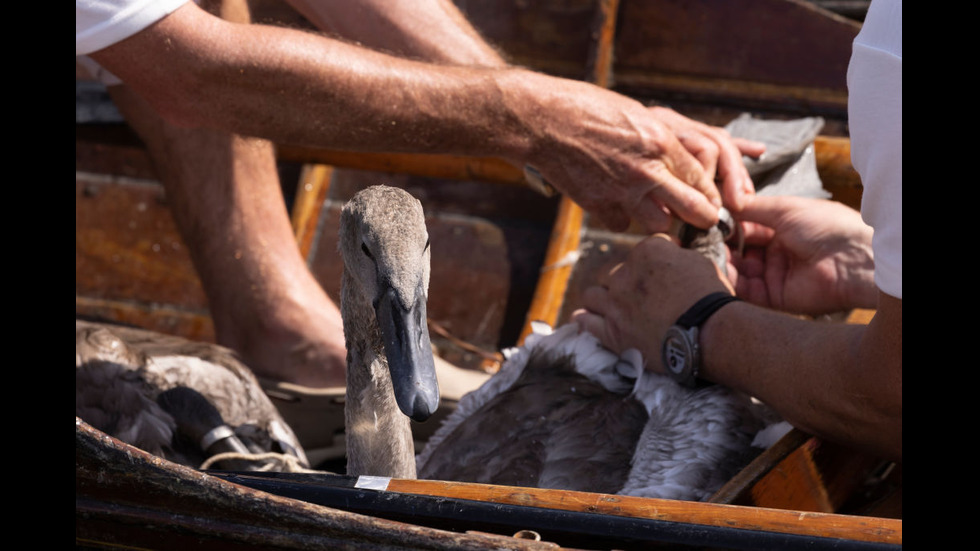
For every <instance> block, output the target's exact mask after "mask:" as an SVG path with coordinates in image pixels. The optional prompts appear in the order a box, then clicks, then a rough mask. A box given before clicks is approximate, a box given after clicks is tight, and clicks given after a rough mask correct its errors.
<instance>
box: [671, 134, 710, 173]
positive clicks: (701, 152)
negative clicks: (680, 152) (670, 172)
mask: <svg viewBox="0 0 980 551" xmlns="http://www.w3.org/2000/svg"><path fill="white" fill-rule="evenodd" d="M677 139H678V140H680V142H681V145H683V146H684V149H687V151H688V152H689V153H691V155H694V158H695V159H697V160H698V162H700V163H701V166H702V168H703V169H704V173H705V178H709V179H712V180H713V179H714V177H715V174H716V173H717V170H718V155H719V153H720V151H719V144H718V143H717V142H715V141H714V140H712V139H711V137H709V136H706V135H704V134H700V133H696V132H685V133H683V134H678V136H677Z"/></svg>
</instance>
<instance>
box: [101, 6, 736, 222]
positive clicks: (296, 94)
mask: <svg viewBox="0 0 980 551" xmlns="http://www.w3.org/2000/svg"><path fill="white" fill-rule="evenodd" d="M243 45H248V47H247V48H245V47H243ZM93 57H94V58H95V59H96V60H97V61H99V62H100V63H102V64H103V65H104V66H105V67H107V68H108V69H109V70H110V71H112V72H113V73H115V74H116V75H118V76H120V77H121V78H122V79H123V80H124V81H125V82H126V83H127V84H128V85H130V86H131V87H132V88H133V89H134V91H136V92H137V93H138V94H140V95H141V96H143V97H144V98H145V99H146V100H147V101H149V102H150V104H151V105H152V106H154V108H155V109H157V110H158V111H159V112H161V114H163V115H164V116H166V117H168V118H170V119H171V120H174V121H175V122H177V123H179V124H183V125H189V126H211V127H216V128H223V129H226V130H231V131H235V132H238V133H241V134H245V135H254V136H260V137H265V138H268V139H271V140H274V141H277V142H280V143H301V144H309V145H314V146H321V147H332V148H346V149H352V150H373V151H405V152H433V151H439V152H443V153H457V154H467V155H493V156H499V157H502V158H505V159H508V160H510V161H512V162H515V163H516V164H518V165H519V166H520V165H524V164H531V165H533V166H535V167H536V168H538V169H539V170H540V171H541V172H542V174H543V175H544V177H545V178H546V179H548V180H549V181H550V182H551V183H552V184H553V185H555V186H556V187H557V188H558V189H560V190H561V191H563V192H565V193H567V194H568V195H569V196H571V198H572V199H574V200H575V201H577V202H578V203H579V204H581V205H582V206H583V208H585V209H586V210H589V211H591V212H592V213H593V214H594V215H596V216H597V217H598V218H599V219H600V220H601V221H602V222H604V223H605V224H607V225H609V226H610V227H613V228H617V229H619V228H623V227H625V225H626V224H627V223H628V221H629V219H630V218H631V217H632V218H635V219H637V220H645V219H649V218H655V217H656V216H657V215H658V214H659V215H660V216H664V211H663V210H662V209H663V208H664V205H665V206H666V207H667V208H669V209H671V210H672V211H673V212H675V213H676V214H677V215H678V216H680V217H682V218H684V219H686V220H689V221H691V222H692V223H695V224H697V225H701V226H707V225H709V224H711V223H713V222H715V221H716V220H717V207H716V205H717V204H718V203H720V199H719V194H718V191H717V189H716V188H715V185H714V182H713V180H712V179H711V178H709V177H708V176H707V174H706V173H705V171H704V169H703V167H702V166H701V165H700V164H699V163H698V161H697V159H695V158H694V157H693V156H692V155H691V154H690V153H689V152H688V151H687V150H685V148H684V146H683V145H681V144H680V142H679V141H678V140H677V138H676V137H675V136H674V134H673V133H672V132H671V131H670V130H669V129H668V128H667V127H666V126H664V125H663V124H661V123H659V122H658V121H657V120H656V119H655V118H653V117H651V115H650V114H649V112H648V110H647V109H646V108H645V107H644V106H643V105H641V104H640V103H638V102H636V101H634V100H632V99H629V98H626V97H624V96H621V95H619V94H615V93H612V92H609V91H606V90H603V89H601V88H598V87H596V86H592V85H589V84H586V83H582V82H577V81H572V80H567V79H558V78H553V77H549V76H546V75H541V74H537V73H533V72H530V71H525V70H522V69H486V68H470V67H461V66H443V65H432V64H425V63H420V62H415V61H410V60H406V59H402V58H397V57H393V56H389V55H385V54H382V53H378V52H374V51H371V50H367V49H365V48H361V47H358V46H354V45H351V44H347V43H344V42H340V41H337V40H330V39H327V38H324V37H321V36H317V35H314V34H309V33H303V32H300V31H294V30H290V29H281V28H274V27H266V26H261V25H238V24H233V23H228V22H225V21H221V20H220V19H218V18H215V17H213V16H210V15H209V14H207V13H205V12H203V11H202V10H200V9H199V8H197V7H196V6H195V5H194V4H193V3H188V4H187V5H185V6H183V7H181V8H179V9H178V10H177V11H175V12H174V13H172V14H171V15H169V16H167V17H166V18H164V19H163V20H161V21H160V22H158V23H157V24H155V25H152V26H151V27H149V28H147V29H146V30H144V31H142V32H140V33H138V34H137V35H135V36H133V37H131V38H129V39H126V40H124V41H122V42H119V43H117V44H115V45H113V46H110V47H108V48H106V49H104V50H101V51H99V52H96V53H94V54H93ZM692 186H693V187H692ZM713 203H714V204H713Z"/></svg>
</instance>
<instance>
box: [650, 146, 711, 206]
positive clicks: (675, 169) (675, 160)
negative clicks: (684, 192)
mask: <svg viewBox="0 0 980 551" xmlns="http://www.w3.org/2000/svg"><path fill="white" fill-rule="evenodd" d="M660 160H661V161H662V162H663V163H664V165H665V166H666V168H667V170H668V172H669V173H670V174H672V175H673V176H674V179H675V180H680V181H681V182H683V183H686V184H687V185H689V186H691V187H693V188H694V189H696V190H697V191H700V192H701V194H702V195H704V196H705V197H706V198H707V199H708V201H709V202H710V203H711V204H714V205H715V206H716V207H720V206H721V195H720V194H719V193H718V186H716V185H715V174H714V164H713V163H712V170H711V172H710V174H709V173H708V171H706V170H705V168H704V166H703V165H702V164H701V162H700V161H699V160H698V159H697V158H696V157H695V156H694V155H692V154H691V153H690V152H689V151H688V150H687V148H685V147H684V146H683V144H682V143H681V141H680V140H679V139H677V138H676V137H675V138H673V139H669V140H668V141H667V144H665V146H664V152H663V156H662V157H661V158H660Z"/></svg>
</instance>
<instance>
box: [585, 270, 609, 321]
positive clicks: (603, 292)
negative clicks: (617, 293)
mask: <svg viewBox="0 0 980 551" xmlns="http://www.w3.org/2000/svg"><path fill="white" fill-rule="evenodd" d="M617 268H618V266H617V267H616V268H613V270H612V271H613V272H614V271H616V269H617ZM610 273H612V272H610ZM609 278H610V275H600V276H599V279H600V280H603V281H602V282H600V284H599V285H592V286H590V287H586V288H585V290H584V291H582V306H583V307H584V308H585V309H586V310H588V311H589V312H591V313H594V314H598V315H600V316H601V315H603V314H605V312H606V308H607V307H608V306H609V289H608V288H607V287H606V283H605V281H608V280H609Z"/></svg>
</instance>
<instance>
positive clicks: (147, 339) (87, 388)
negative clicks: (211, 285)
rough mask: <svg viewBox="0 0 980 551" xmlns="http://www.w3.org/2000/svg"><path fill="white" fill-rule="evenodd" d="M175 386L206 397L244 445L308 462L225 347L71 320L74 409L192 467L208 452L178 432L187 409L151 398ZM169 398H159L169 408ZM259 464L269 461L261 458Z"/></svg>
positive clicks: (137, 443) (134, 442) (252, 379)
mask: <svg viewBox="0 0 980 551" xmlns="http://www.w3.org/2000/svg"><path fill="white" fill-rule="evenodd" d="M176 388H186V389H190V390H193V391H194V395H195V396H196V397H200V398H202V399H204V400H206V401H207V402H208V404H209V405H210V406H211V407H213V408H214V410H216V412H217V413H218V414H219V415H220V420H222V421H223V422H224V424H225V425H227V426H228V427H229V428H230V429H231V430H232V431H233V433H234V435H235V438H237V439H239V440H240V441H241V442H243V443H244V445H245V446H247V448H248V451H249V452H250V453H252V454H264V453H269V452H271V453H273V454H279V455H280V456H281V457H287V456H288V457H289V458H291V459H289V460H287V462H291V463H292V464H295V465H297V466H300V467H307V466H308V464H307V460H306V456H305V452H304V451H303V448H302V446H301V445H300V444H299V441H298V440H297V439H296V436H295V435H294V434H293V432H292V429H290V428H289V426H288V425H287V424H286V423H285V421H284V420H283V419H282V417H281V416H280V415H279V412H278V411H277V410H276V408H275V406H273V405H272V403H271V402H270V401H269V399H268V397H267V396H266V395H265V393H264V392H263V391H262V389H261V387H260V386H259V383H258V381H257V380H256V379H255V376H254V375H253V374H252V372H251V371H250V370H249V369H248V368H247V367H246V366H245V365H244V364H242V363H241V362H240V361H239V360H238V358H237V357H236V356H235V354H234V353H233V352H232V351H231V350H229V349H227V348H224V347H220V346H217V345H213V344H210V343H201V342H194V341H190V340H187V339H183V338H180V337H176V336H171V335H163V334H161V333H157V332H153V331H145V330H142V329H136V328H131V327H124V326H119V325H112V324H103V323H94V322H87V321H82V320H76V321H75V415H76V416H78V417H80V418H81V419H83V420H84V421H85V422H87V423H89V424H90V425H92V426H93V427H95V428H97V429H99V430H101V431H103V432H105V433H107V434H109V435H111V436H114V437H116V438H118V439H120V440H122V441H124V442H126V443H128V444H131V445H133V446H136V447H138V448H140V449H143V450H145V451H148V452H150V453H153V454H154V455H158V456H160V457H165V458H167V459H170V460H172V461H175V462H178V463H181V464H184V465H188V466H191V467H198V466H200V465H201V464H202V463H203V462H204V461H206V460H207V459H208V454H207V453H205V450H203V449H202V448H201V446H200V442H196V441H194V438H192V437H190V436H188V435H185V434H184V433H183V432H182V430H181V428H182V426H185V425H184V422H185V421H186V419H187V418H188V416H184V415H182V414H183V413H184V412H180V411H178V412H174V413H176V414H177V419H175V416H174V415H172V414H171V413H170V412H168V411H167V410H166V409H165V408H164V407H161V405H160V404H159V403H158V401H157V400H158V398H159V397H160V395H161V394H163V393H165V392H167V391H169V390H171V389H176ZM185 396H186V394H185ZM175 403H179V402H175V401H173V400H171V401H170V402H169V403H165V404H164V405H166V406H167V407H171V408H172V407H174V404H175ZM184 403H187V402H184ZM191 407H195V408H197V407H199V404H195V405H192V406H191ZM171 411H173V410H171ZM190 419H192V420H193V419H195V416H193V415H192V416H190ZM273 463H274V464H275V465H271V466H272V467H276V466H277V465H281V464H282V463H281V462H280V461H274V462H273ZM257 465H261V466H263V467H267V466H270V464H267V463H265V462H262V461H259V462H258V463H257Z"/></svg>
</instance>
